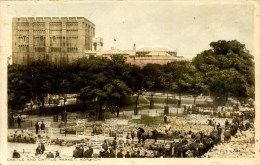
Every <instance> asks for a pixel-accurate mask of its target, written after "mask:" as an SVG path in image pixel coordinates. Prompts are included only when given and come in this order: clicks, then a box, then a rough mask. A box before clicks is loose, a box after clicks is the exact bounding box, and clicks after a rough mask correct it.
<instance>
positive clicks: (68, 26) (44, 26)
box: [12, 17, 95, 65]
mask: <svg viewBox="0 0 260 165" xmlns="http://www.w3.org/2000/svg"><path fill="white" fill-rule="evenodd" d="M94 36H95V25H94V24H93V23H92V22H90V21H89V20H87V19H86V18H84V17H20V18H13V22H12V52H13V54H12V61H13V63H14V64H24V65H26V64H28V63H30V62H32V61H35V60H47V61H50V62H52V63H55V64H57V65H63V64H67V63H71V62H72V61H74V60H76V59H78V58H81V57H84V56H85V51H86V50H92V38H93V37H94Z"/></svg>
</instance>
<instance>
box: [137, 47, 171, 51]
mask: <svg viewBox="0 0 260 165" xmlns="http://www.w3.org/2000/svg"><path fill="white" fill-rule="evenodd" d="M138 51H140V52H173V50H170V49H168V48H156V47H155V48H148V47H147V48H141V49H139V50H138Z"/></svg>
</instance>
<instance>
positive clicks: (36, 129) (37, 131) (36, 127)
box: [34, 121, 40, 134]
mask: <svg viewBox="0 0 260 165" xmlns="http://www.w3.org/2000/svg"><path fill="white" fill-rule="evenodd" d="M34 127H35V131H36V134H38V133H39V128H40V126H39V123H38V121H36V123H35V125H34Z"/></svg>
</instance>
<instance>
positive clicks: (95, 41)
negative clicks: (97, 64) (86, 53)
mask: <svg viewBox="0 0 260 165" xmlns="http://www.w3.org/2000/svg"><path fill="white" fill-rule="evenodd" d="M102 48H103V38H101V37H97V38H92V50H93V51H101V50H102Z"/></svg>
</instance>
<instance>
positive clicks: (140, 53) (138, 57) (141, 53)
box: [85, 38, 190, 66]
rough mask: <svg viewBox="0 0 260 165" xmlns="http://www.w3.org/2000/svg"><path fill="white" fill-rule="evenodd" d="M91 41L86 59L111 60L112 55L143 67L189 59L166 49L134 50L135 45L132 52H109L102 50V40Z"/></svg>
mask: <svg viewBox="0 0 260 165" xmlns="http://www.w3.org/2000/svg"><path fill="white" fill-rule="evenodd" d="M92 41H94V42H93V43H92V46H93V49H92V50H91V51H86V52H85V55H86V57H89V56H94V57H102V58H111V56H112V55H123V56H124V57H126V63H130V64H136V65H139V66H144V65H146V64H148V63H156V64H161V65H163V64H167V63H168V62H172V61H190V59H187V58H184V57H182V56H177V52H176V51H172V50H170V49H168V48H141V49H139V50H136V45H135V44H134V45H133V50H119V49H115V48H111V50H103V49H102V48H103V47H102V46H103V39H102V38H93V39H92ZM94 47H95V48H94Z"/></svg>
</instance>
